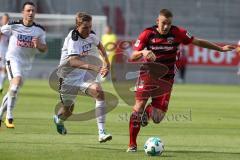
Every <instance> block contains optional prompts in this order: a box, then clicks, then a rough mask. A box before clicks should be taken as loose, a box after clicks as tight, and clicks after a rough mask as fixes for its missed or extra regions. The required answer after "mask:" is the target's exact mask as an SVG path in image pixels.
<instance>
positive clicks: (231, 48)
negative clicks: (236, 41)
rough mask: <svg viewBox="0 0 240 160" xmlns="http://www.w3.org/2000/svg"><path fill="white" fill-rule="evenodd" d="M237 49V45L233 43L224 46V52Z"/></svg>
mask: <svg viewBox="0 0 240 160" xmlns="http://www.w3.org/2000/svg"><path fill="white" fill-rule="evenodd" d="M234 49H236V46H233V45H225V46H223V47H222V52H227V51H232V50H234Z"/></svg>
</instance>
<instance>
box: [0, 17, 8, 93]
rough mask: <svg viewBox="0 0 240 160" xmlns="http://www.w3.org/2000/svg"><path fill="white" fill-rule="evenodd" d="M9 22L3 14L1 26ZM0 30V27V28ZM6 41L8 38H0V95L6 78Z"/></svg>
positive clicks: (3, 36)
mask: <svg viewBox="0 0 240 160" xmlns="http://www.w3.org/2000/svg"><path fill="white" fill-rule="evenodd" d="M8 21H9V15H8V14H7V13H4V14H3V16H2V17H1V26H3V25H6V24H7V23H8ZM0 28H1V27H0ZM8 41H9V37H8V36H5V35H2V36H1V38H0V93H2V91H3V85H4V81H5V77H6V73H7V71H6V66H5V64H6V61H5V55H6V52H7V48H8Z"/></svg>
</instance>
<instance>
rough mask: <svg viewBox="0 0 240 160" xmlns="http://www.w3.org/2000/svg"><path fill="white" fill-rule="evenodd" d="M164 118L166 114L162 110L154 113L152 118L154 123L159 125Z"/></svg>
mask: <svg viewBox="0 0 240 160" xmlns="http://www.w3.org/2000/svg"><path fill="white" fill-rule="evenodd" d="M164 117H165V112H162V111H161V110H157V111H155V112H154V111H153V117H152V120H153V123H155V124H159V123H160V122H161V121H162V120H163V118H164Z"/></svg>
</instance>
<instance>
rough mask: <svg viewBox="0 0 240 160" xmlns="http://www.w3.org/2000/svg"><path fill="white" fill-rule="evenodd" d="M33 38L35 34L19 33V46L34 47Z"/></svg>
mask: <svg viewBox="0 0 240 160" xmlns="http://www.w3.org/2000/svg"><path fill="white" fill-rule="evenodd" d="M32 39H33V36H27V35H22V34H18V36H17V46H19V47H24V48H34V44H33V42H32Z"/></svg>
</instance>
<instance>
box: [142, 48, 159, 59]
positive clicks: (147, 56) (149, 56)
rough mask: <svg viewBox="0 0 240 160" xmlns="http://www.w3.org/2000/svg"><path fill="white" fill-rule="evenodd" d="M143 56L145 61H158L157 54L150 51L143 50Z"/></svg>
mask: <svg viewBox="0 0 240 160" xmlns="http://www.w3.org/2000/svg"><path fill="white" fill-rule="evenodd" d="M142 54H143V57H144V59H146V60H147V61H148V62H154V61H155V60H156V56H155V54H154V53H153V52H152V51H150V50H143V51H142Z"/></svg>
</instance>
